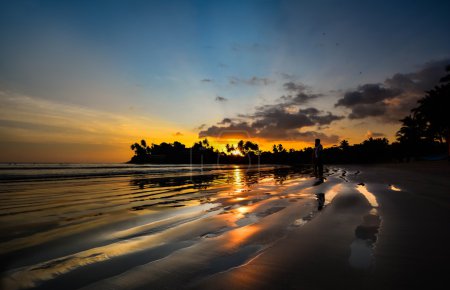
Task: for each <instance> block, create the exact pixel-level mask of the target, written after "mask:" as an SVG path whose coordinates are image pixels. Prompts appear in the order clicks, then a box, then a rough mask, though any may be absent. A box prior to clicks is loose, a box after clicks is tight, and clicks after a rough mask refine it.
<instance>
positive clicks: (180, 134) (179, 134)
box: [173, 132, 183, 136]
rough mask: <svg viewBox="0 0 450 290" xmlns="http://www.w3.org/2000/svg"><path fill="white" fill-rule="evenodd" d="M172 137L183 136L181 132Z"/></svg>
mask: <svg viewBox="0 0 450 290" xmlns="http://www.w3.org/2000/svg"><path fill="white" fill-rule="evenodd" d="M173 135H174V136H183V134H182V133H181V132H176V133H175V134H173Z"/></svg>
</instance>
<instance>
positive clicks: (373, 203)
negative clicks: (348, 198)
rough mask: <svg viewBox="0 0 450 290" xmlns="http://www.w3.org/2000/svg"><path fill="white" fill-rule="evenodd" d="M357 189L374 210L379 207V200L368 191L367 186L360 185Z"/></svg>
mask: <svg viewBox="0 0 450 290" xmlns="http://www.w3.org/2000/svg"><path fill="white" fill-rule="evenodd" d="M356 189H357V190H358V191H359V192H360V193H362V195H364V197H365V198H366V199H367V201H368V202H369V203H370V205H371V206H372V207H374V208H377V207H378V201H377V198H376V197H375V195H373V193H371V192H370V191H368V190H367V188H366V186H365V185H360V184H358V185H357V186H356Z"/></svg>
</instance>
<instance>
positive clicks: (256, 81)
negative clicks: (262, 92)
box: [229, 76, 276, 86]
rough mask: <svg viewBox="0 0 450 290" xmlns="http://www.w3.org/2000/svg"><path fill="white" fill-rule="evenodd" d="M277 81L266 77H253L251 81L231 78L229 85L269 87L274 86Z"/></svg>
mask: <svg viewBox="0 0 450 290" xmlns="http://www.w3.org/2000/svg"><path fill="white" fill-rule="evenodd" d="M275 82H276V81H275V80H273V79H270V78H266V77H256V76H253V77H251V78H249V79H246V78H238V77H230V78H229V83H230V84H231V85H239V84H244V85H250V86H261V85H263V86H267V85H270V84H274V83H275Z"/></svg>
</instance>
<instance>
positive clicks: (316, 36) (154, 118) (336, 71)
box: [0, 0, 450, 162]
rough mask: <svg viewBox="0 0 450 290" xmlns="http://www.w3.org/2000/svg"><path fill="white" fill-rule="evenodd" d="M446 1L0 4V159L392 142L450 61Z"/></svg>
mask: <svg viewBox="0 0 450 290" xmlns="http://www.w3.org/2000/svg"><path fill="white" fill-rule="evenodd" d="M449 11H450V1H361V0H359V1H337V0H336V1H312V0H311V1H300V0H299V1H243V0H241V1H32V0H29V1H20V0H19V1H1V3H0V39H1V46H0V162H123V161H127V160H129V158H130V157H131V154H132V152H131V150H130V148H129V145H130V144H131V143H132V142H135V141H139V140H140V139H146V140H147V142H148V143H160V142H162V141H167V142H173V141H175V140H178V141H180V142H182V143H185V144H186V145H188V146H190V145H192V143H193V142H196V141H198V140H199V138H205V137H207V138H208V139H210V140H212V141H213V142H212V143H213V144H214V145H215V146H218V147H219V148H222V147H221V146H223V144H225V143H227V142H234V141H233V140H229V139H228V138H229V137H230V136H235V137H236V138H238V137H239V138H246V139H252V140H254V141H257V142H258V143H260V144H261V145H262V147H263V149H269V148H270V147H271V144H274V143H283V144H285V147H288V148H303V147H304V146H310V145H311V144H312V142H313V141H314V139H315V138H321V139H322V140H323V143H324V144H325V145H326V146H331V145H333V144H338V142H339V141H340V140H343V139H347V140H349V141H350V143H351V144H353V143H359V142H361V141H362V140H364V139H366V138H367V137H369V136H373V137H387V138H388V139H389V140H390V141H394V140H395V132H396V131H397V130H398V128H399V126H400V123H399V122H398V120H399V119H401V118H403V117H404V116H405V115H407V114H408V113H409V110H410V109H411V108H412V107H414V106H415V104H416V101H417V99H418V98H419V97H420V96H422V95H423V92H424V91H425V90H428V89H430V88H432V87H433V86H434V85H436V84H437V83H438V81H439V78H440V77H442V76H443V75H444V74H445V70H444V69H445V66H446V65H448V64H450V37H449V35H448V28H449V27H450V17H448V12H449Z"/></svg>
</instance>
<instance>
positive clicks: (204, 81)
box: [201, 79, 213, 83]
mask: <svg viewBox="0 0 450 290" xmlns="http://www.w3.org/2000/svg"><path fill="white" fill-rule="evenodd" d="M201 82H202V83H212V82H213V80H212V79H202V80H201Z"/></svg>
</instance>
